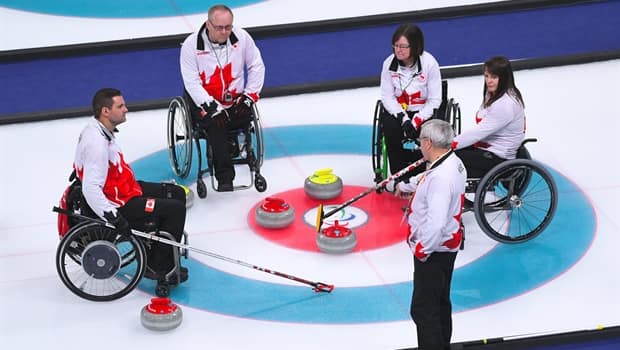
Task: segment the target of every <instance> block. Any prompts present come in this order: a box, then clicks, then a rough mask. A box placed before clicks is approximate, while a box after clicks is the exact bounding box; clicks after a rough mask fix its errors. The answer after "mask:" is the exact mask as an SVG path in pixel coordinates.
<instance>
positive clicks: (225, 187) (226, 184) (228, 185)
mask: <svg viewBox="0 0 620 350" xmlns="http://www.w3.org/2000/svg"><path fill="white" fill-rule="evenodd" d="M233 190H234V187H233V184H232V181H222V182H218V184H217V191H218V192H232V191H233Z"/></svg>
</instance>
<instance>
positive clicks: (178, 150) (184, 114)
mask: <svg viewBox="0 0 620 350" xmlns="http://www.w3.org/2000/svg"><path fill="white" fill-rule="evenodd" d="M192 132H193V131H192V123H191V118H190V115H189V110H188V108H187V106H186V105H185V102H184V100H183V98H181V97H175V98H174V99H172V101H170V105H169V107H168V158H169V160H170V166H171V167H172V171H173V172H174V173H175V174H176V175H177V176H178V177H180V178H186V177H187V176H188V175H189V172H190V170H191V165H192V151H193V149H192V141H193V135H192Z"/></svg>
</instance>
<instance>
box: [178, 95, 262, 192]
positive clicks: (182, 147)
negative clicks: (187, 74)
mask: <svg viewBox="0 0 620 350" xmlns="http://www.w3.org/2000/svg"><path fill="white" fill-rule="evenodd" d="M167 126H168V128H167V140H168V156H169V160H170V166H171V167H172V170H173V172H174V173H175V174H176V175H177V176H178V177H180V178H183V179H184V178H187V176H188V175H189V173H190V171H191V167H192V156H193V146H194V145H195V146H196V150H197V153H198V154H197V155H198V175H197V179H196V192H197V193H198V197H200V198H205V197H206V196H207V187H206V186H205V183H204V181H203V179H202V176H203V175H204V174H205V173H208V174H209V176H210V177H211V187H212V188H213V190H215V191H217V188H216V186H215V176H214V167H213V151H212V149H211V146H210V145H209V141H208V139H207V133H206V130H204V128H202V127H201V126H200V125H198V123H195V122H194V121H192V117H191V112H190V109H189V106H188V105H187V102H186V101H185V99H184V98H183V97H181V96H177V97H175V98H173V99H172V101H171V102H170V105H169V106H168V122H167ZM240 134H243V136H244V143H243V146H242V149H241V150H240V153H244V152H245V154H246V155H245V157H244V156H243V155H242V154H241V155H240V156H238V157H233V160H232V161H233V166H235V165H238V164H246V165H248V166H249V167H250V178H251V182H250V183H249V184H247V185H235V186H234V189H235V190H241V189H248V188H250V187H252V186H254V187H255V188H256V190H257V191H258V192H264V191H265V190H266V189H267V181H266V180H265V178H264V177H263V176H262V175H261V173H260V168H261V166H262V165H263V158H264V154H265V151H264V142H263V130H262V126H261V122H260V114H259V112H258V108H257V107H256V104H254V105H253V107H252V121H251V122H250V126H249V127H247V128H242V129H235V130H229V131H228V136H229V137H230V136H233V137H237V141H238V135H240ZM252 135H254V137H251V136H252ZM201 140H204V141H205V149H206V159H207V167H206V168H204V169H203V168H202V160H203V157H202V145H201ZM192 141H193V142H192Z"/></svg>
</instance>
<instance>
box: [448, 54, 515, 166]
mask: <svg viewBox="0 0 620 350" xmlns="http://www.w3.org/2000/svg"><path fill="white" fill-rule="evenodd" d="M524 137H525V104H524V103H523V97H522V96H521V92H520V91H519V89H517V87H516V85H515V82H514V75H513V72H512V67H511V65H510V61H509V60H508V59H507V58H506V57H503V56H497V57H493V58H491V59H489V60H487V61H486V62H484V88H483V100H482V105H481V106H480V109H479V110H478V112H477V113H476V126H475V127H474V128H473V129H470V130H467V131H465V132H463V133H462V134H460V135H458V136H457V137H456V138H455V139H454V143H453V144H452V148H453V149H455V150H456V154H457V156H458V157H459V158H461V160H462V161H463V163H464V164H465V167H466V168H467V174H468V176H469V177H470V178H481V177H483V176H484V175H485V174H486V173H487V172H488V171H489V170H491V168H493V167H494V166H495V165H497V164H499V163H501V162H503V161H505V160H508V159H515V158H516V155H517V150H518V149H519V146H520V145H521V142H522V141H523V139H524Z"/></svg>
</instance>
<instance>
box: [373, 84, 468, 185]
mask: <svg viewBox="0 0 620 350" xmlns="http://www.w3.org/2000/svg"><path fill="white" fill-rule="evenodd" d="M384 110H385V109H384V107H383V103H382V102H381V100H378V101H377V103H376V105H375V114H374V119H373V123H372V168H373V171H374V174H375V179H374V181H375V183H377V184H378V183H380V182H381V181H383V180H384V179H387V178H388V168H389V166H388V159H387V148H386V146H385V139H384V136H383V132H382V128H381V114H382V113H383V111H384ZM431 119H441V120H444V121H447V122H448V123H450V125H452V128H453V129H454V133H455V134H456V135H458V134H460V133H461V107H460V106H459V104H458V103H457V102H456V101H455V100H454V99H453V98H448V81H447V80H442V81H441V104H440V105H439V108H437V109H436V110H435V111H434V113H433V116H432V117H431ZM416 142H417V140H411V139H408V138H405V137H403V140H402V143H403V146H406V145H411V146H412V147H417V146H418V145H417V144H416ZM412 144H414V145H412Z"/></svg>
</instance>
